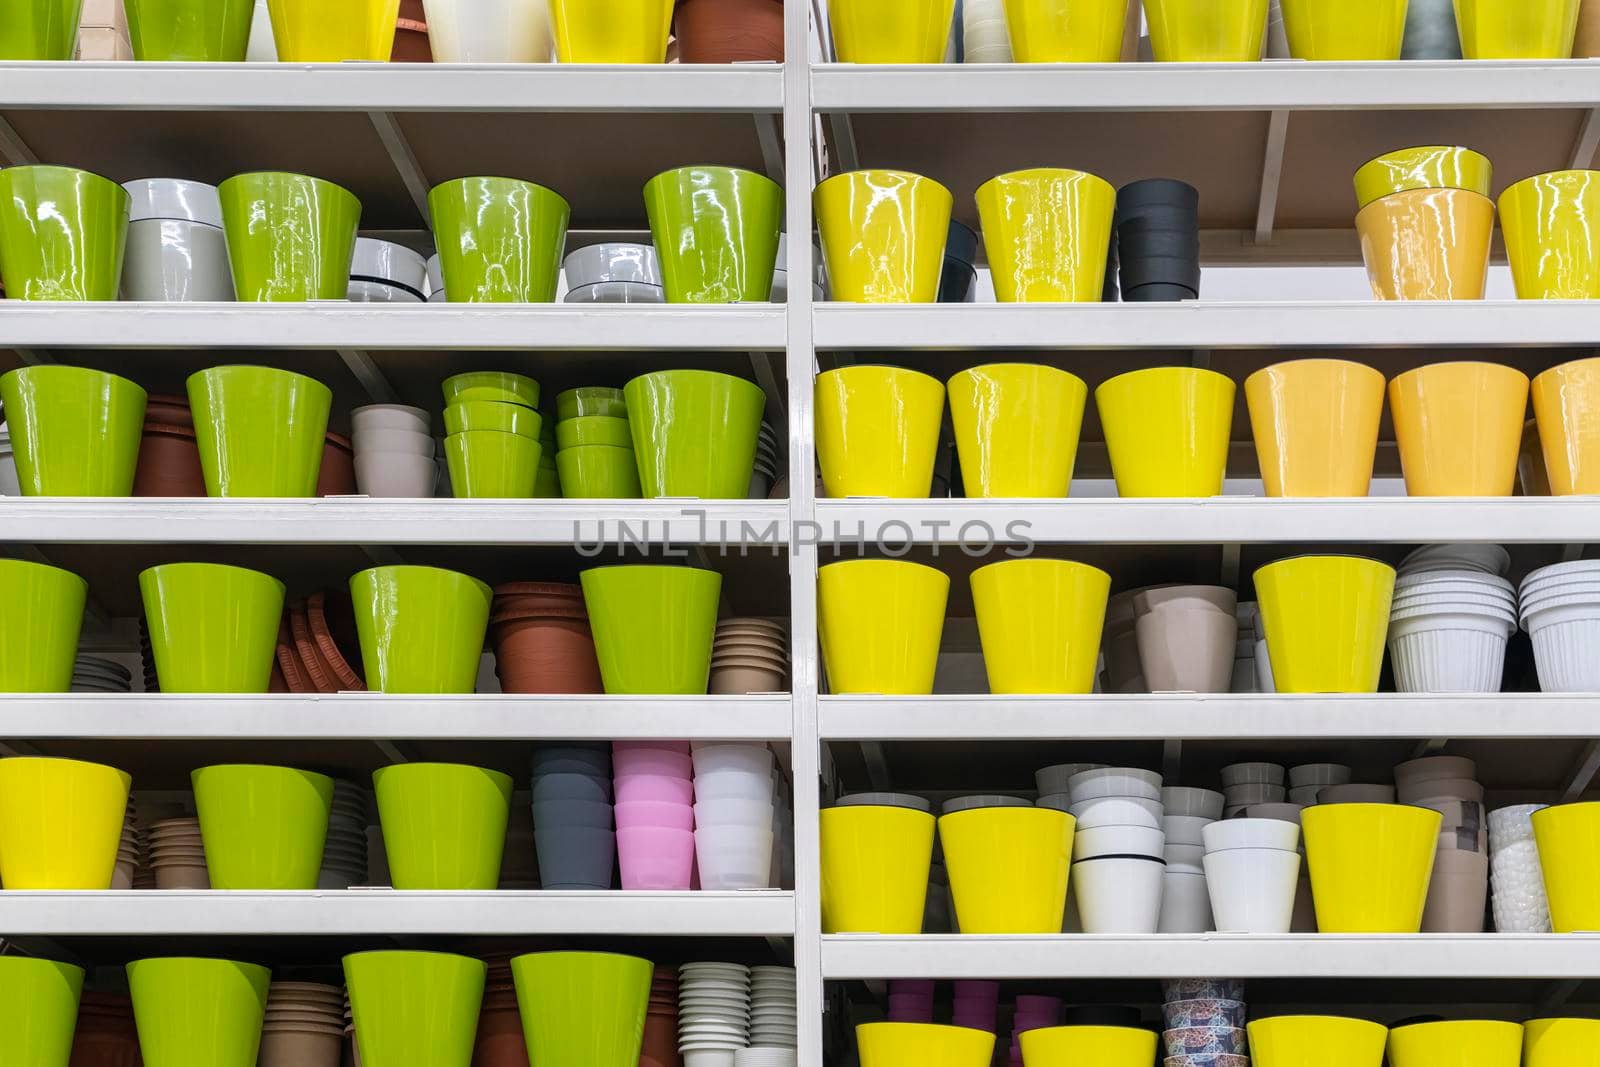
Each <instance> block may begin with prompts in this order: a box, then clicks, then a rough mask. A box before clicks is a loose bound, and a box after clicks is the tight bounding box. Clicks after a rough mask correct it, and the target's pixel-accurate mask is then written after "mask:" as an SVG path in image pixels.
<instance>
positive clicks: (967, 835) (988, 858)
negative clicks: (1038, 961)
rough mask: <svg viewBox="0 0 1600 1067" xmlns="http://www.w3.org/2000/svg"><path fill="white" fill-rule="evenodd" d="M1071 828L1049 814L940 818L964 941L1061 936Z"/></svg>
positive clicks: (974, 812)
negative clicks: (968, 938) (967, 936)
mask: <svg viewBox="0 0 1600 1067" xmlns="http://www.w3.org/2000/svg"><path fill="white" fill-rule="evenodd" d="M1076 824H1077V820H1075V819H1074V818H1073V817H1072V816H1071V815H1068V814H1067V813H1066V812H1064V811H1056V810H1054V809H1052V808H971V809H969V810H967V811H958V812H956V813H955V814H953V815H942V816H940V817H939V840H940V842H941V843H942V844H943V845H944V862H945V867H946V868H947V869H948V870H949V872H950V892H951V895H952V896H953V897H954V898H955V905H956V921H957V922H958V923H959V924H960V928H961V932H962V933H963V934H1059V933H1060V932H1061V916H1062V913H1063V912H1064V911H1065V910H1066V906H1067V875H1068V873H1069V871H1070V869H1071V866H1072V833H1073V828H1074V827H1075V826H1076Z"/></svg>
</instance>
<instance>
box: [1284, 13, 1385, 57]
mask: <svg viewBox="0 0 1600 1067" xmlns="http://www.w3.org/2000/svg"><path fill="white" fill-rule="evenodd" d="M1282 5H1283V30H1284V33H1285V34H1286V35H1287V36H1288V38H1289V54H1290V55H1291V56H1293V57H1294V58H1295V59H1312V60H1319V61H1321V60H1340V59H1345V60H1374V59H1391V60H1392V59H1399V58H1400V45H1401V44H1402V43H1403V42H1404V40H1405V34H1406V7H1407V3H1406V0H1282Z"/></svg>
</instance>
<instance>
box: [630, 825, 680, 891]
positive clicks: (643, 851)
mask: <svg viewBox="0 0 1600 1067" xmlns="http://www.w3.org/2000/svg"><path fill="white" fill-rule="evenodd" d="M617 862H618V864H619V865H620V867H621V870H622V888H623V889H688V888H689V879H690V876H691V875H692V874H693V872H694V832H693V831H692V830H672V829H668V828H667V827H664V826H640V827H634V828H633V829H630V830H618V831H617Z"/></svg>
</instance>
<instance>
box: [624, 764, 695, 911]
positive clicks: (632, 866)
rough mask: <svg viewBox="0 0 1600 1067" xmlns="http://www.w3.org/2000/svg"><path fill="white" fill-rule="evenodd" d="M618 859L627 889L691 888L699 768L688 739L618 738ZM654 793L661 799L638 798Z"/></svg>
mask: <svg viewBox="0 0 1600 1067" xmlns="http://www.w3.org/2000/svg"><path fill="white" fill-rule="evenodd" d="M611 764H612V768H613V771H614V773H615V775H616V778H615V780H614V784H615V786H616V792H617V805H616V820H617V859H618V862H619V866H620V867H621V870H622V888H623V889H660V890H684V889H688V888H689V887H690V885H691V883H692V882H693V880H694V825H695V811H694V806H693V804H692V803H691V802H690V799H689V795H690V794H691V789H688V788H685V787H686V786H688V785H689V784H690V783H691V782H692V777H691V776H692V774H693V770H694V765H693V762H692V760H691V758H690V755H689V742H687V741H613V742H612V743H611ZM652 790H653V791H654V795H655V796H657V797H658V799H651V800H645V799H637V797H638V796H640V795H642V793H644V792H649V791H652Z"/></svg>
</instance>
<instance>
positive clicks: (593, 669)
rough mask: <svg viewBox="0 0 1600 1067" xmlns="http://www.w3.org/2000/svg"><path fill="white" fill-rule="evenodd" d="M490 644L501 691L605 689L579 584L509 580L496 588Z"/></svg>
mask: <svg viewBox="0 0 1600 1067" xmlns="http://www.w3.org/2000/svg"><path fill="white" fill-rule="evenodd" d="M489 643H490V646H491V647H492V648H493V649H494V670H495V675H496V676H497V677H498V678H499V679H500V690H501V692H505V693H599V692H602V691H603V690H602V687H601V685H600V663H599V661H598V660H597V659H596V658H595V652H594V636H593V634H592V633H591V632H590V630H589V612H588V609H587V608H585V607H584V603H583V590H582V589H581V588H579V587H578V586H577V585H572V584H567V583H564V582H507V583H506V584H504V585H499V586H496V587H495V590H494V604H493V607H492V609H491V611H490V615H489Z"/></svg>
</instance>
